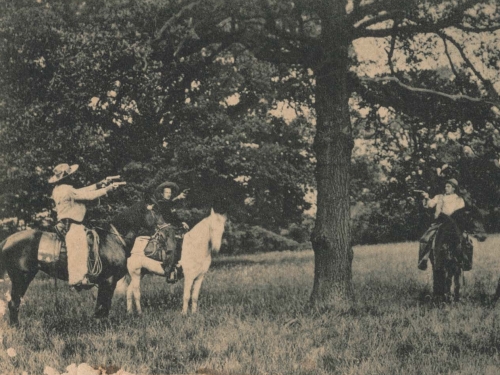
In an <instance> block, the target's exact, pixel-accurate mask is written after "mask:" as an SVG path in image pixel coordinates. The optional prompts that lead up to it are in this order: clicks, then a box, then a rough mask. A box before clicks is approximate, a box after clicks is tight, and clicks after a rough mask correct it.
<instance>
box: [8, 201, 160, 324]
mask: <svg viewBox="0 0 500 375" xmlns="http://www.w3.org/2000/svg"><path fill="white" fill-rule="evenodd" d="M155 228H156V230H159V231H160V233H161V235H162V236H163V237H166V233H165V230H166V225H165V222H164V220H163V217H162V216H161V215H159V214H157V213H155V212H154V211H153V210H150V209H148V208H147V205H146V203H145V202H138V203H136V204H135V205H133V206H132V207H130V208H128V209H126V210H125V211H123V212H122V213H120V214H118V215H117V216H115V217H114V218H113V219H112V220H111V222H110V224H108V225H106V226H105V227H104V228H100V229H95V230H96V232H97V233H98V235H99V257H100V262H101V264H102V270H101V272H100V273H99V275H97V276H96V281H95V282H96V284H97V286H98V294H97V301H96V306H95V310H94V317H96V318H105V317H107V316H108V314H109V310H110V308H111V300H112V297H113V293H114V290H115V287H116V283H117V282H118V280H120V279H121V278H122V277H123V276H125V274H126V273H127V258H128V256H130V251H131V249H132V246H133V242H134V239H135V237H136V236H137V235H138V234H140V231H142V230H145V229H149V230H150V231H151V230H154V229H155ZM42 234H43V232H42V231H40V230H36V229H28V230H25V231H21V232H17V233H14V234H13V235H11V236H9V237H7V238H6V239H5V240H4V241H3V242H1V243H0V278H3V276H4V274H5V272H7V273H8V275H9V277H10V280H11V283H12V287H11V300H10V301H9V321H10V324H11V325H18V324H19V317H18V315H19V305H20V302H21V298H22V297H23V296H24V294H25V293H26V290H27V289H28V286H29V285H30V283H31V281H32V280H33V278H34V277H35V275H36V274H37V272H38V270H39V269H41V270H42V271H44V272H45V273H47V274H48V275H50V276H52V277H56V278H58V279H61V280H68V270H67V258H66V257H65V256H63V255H64V253H61V255H62V256H61V257H60V258H59V259H58V260H56V261H54V262H52V263H47V262H40V261H39V260H38V247H39V243H40V238H41V237H42Z"/></svg>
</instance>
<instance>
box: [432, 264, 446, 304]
mask: <svg viewBox="0 0 500 375" xmlns="http://www.w3.org/2000/svg"><path fill="white" fill-rule="evenodd" d="M432 280H433V284H432V292H433V294H434V297H435V298H436V299H442V298H443V297H444V285H443V284H444V272H443V270H442V269H436V268H435V267H433V268H432Z"/></svg>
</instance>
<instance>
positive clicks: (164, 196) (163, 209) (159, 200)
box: [152, 181, 189, 283]
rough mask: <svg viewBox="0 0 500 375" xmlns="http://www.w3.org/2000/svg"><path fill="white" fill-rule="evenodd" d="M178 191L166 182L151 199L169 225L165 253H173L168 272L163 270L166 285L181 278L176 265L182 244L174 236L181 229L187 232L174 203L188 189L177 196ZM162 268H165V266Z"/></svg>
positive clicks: (184, 195) (180, 270)
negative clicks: (165, 276)
mask: <svg viewBox="0 0 500 375" xmlns="http://www.w3.org/2000/svg"><path fill="white" fill-rule="evenodd" d="M179 190H180V189H179V186H177V184H175V183H173V182H169V181H166V182H164V183H162V184H160V185H159V186H158V187H157V188H156V189H155V191H154V194H153V197H152V201H153V203H154V206H156V207H157V208H158V210H159V212H160V214H161V215H162V216H163V219H164V220H165V222H166V223H168V224H170V225H171V227H170V229H169V230H168V238H167V249H166V250H167V252H169V251H171V252H173V254H174V258H173V262H172V265H171V267H170V269H169V270H168V271H167V270H166V269H165V274H166V275H167V282H168V283H175V282H177V281H178V280H180V279H181V278H182V268H181V266H180V265H179V264H178V263H179V260H180V259H181V250H182V243H181V241H177V238H176V235H177V232H178V231H179V229H180V228H181V227H182V229H183V230H184V231H187V230H189V226H188V225H187V224H186V223H185V222H183V221H182V220H181V219H180V218H179V216H178V215H177V212H176V207H175V206H176V203H175V202H177V201H179V200H182V199H185V198H186V194H187V192H188V189H186V190H184V191H183V192H181V193H180V194H178V193H179ZM177 194H178V195H177ZM172 197H174V198H172ZM164 266H165V267H166V266H167V265H164Z"/></svg>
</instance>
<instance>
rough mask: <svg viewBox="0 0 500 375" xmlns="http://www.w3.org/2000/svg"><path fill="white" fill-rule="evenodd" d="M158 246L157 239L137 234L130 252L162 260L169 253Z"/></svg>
mask: <svg viewBox="0 0 500 375" xmlns="http://www.w3.org/2000/svg"><path fill="white" fill-rule="evenodd" d="M168 253H169V252H166V251H165V249H164V248H163V247H162V246H160V244H159V243H158V241H157V240H155V239H152V238H151V237H150V236H139V237H137V238H136V239H135V242H134V246H133V247H132V251H131V254H134V255H143V256H145V257H148V258H151V259H153V260H157V261H160V262H164V261H165V260H166V259H167V258H168V257H169V255H170V254H168Z"/></svg>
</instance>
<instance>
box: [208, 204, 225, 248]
mask: <svg viewBox="0 0 500 375" xmlns="http://www.w3.org/2000/svg"><path fill="white" fill-rule="evenodd" d="M208 219H209V232H210V243H211V247H212V250H213V251H216V252H217V251H219V250H220V247H221V244H222V235H223V234H224V227H225V225H226V220H227V216H226V214H220V213H216V212H215V211H214V209H213V208H212V209H211V210H210V216H209V217H208Z"/></svg>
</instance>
